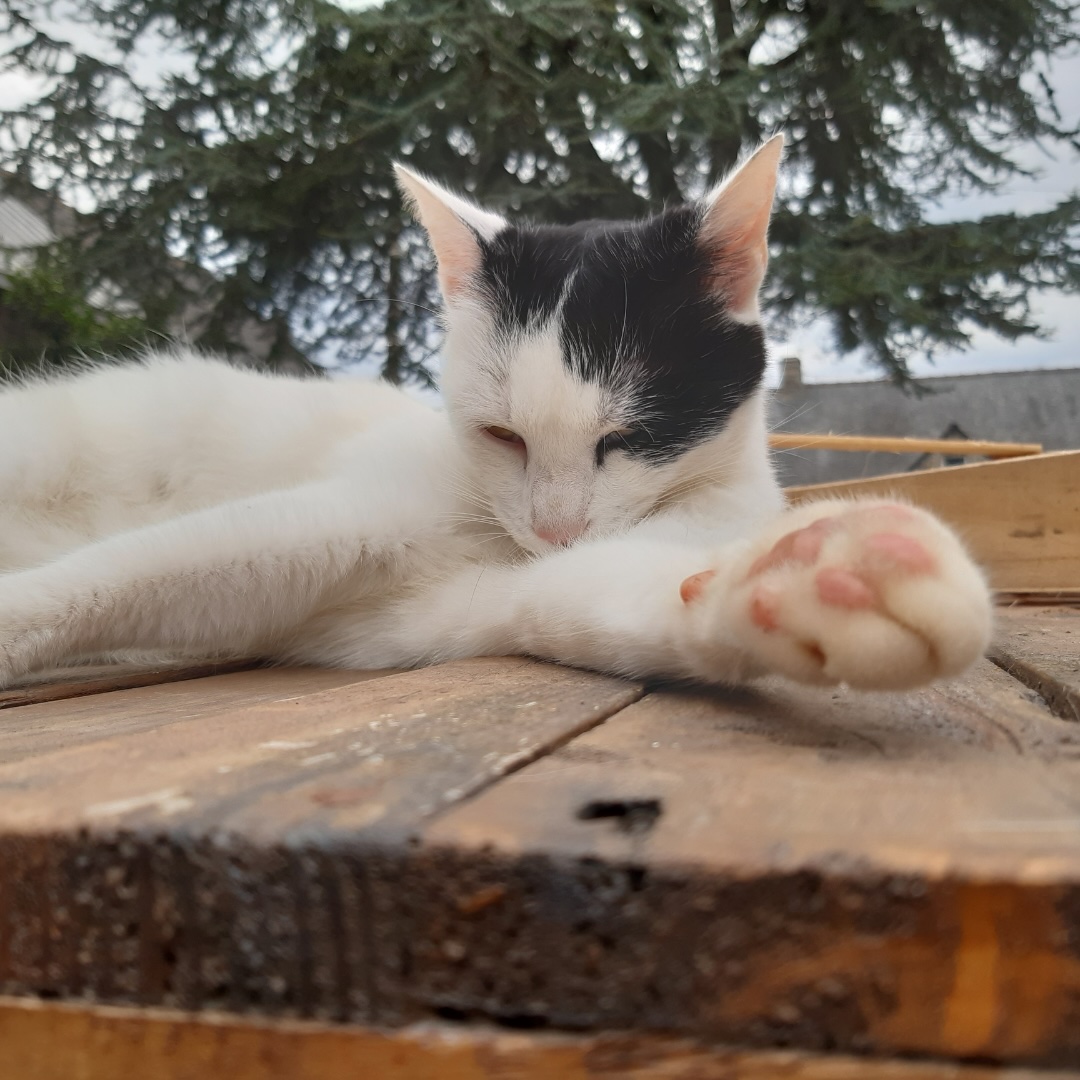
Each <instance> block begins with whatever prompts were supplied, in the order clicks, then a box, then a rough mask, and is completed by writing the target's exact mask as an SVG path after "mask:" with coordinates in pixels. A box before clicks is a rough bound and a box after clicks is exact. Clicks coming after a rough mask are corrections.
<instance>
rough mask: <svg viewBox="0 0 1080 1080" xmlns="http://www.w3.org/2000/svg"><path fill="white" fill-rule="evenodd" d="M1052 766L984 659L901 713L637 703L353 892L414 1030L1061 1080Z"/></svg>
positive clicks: (1044, 724) (1074, 920)
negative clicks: (641, 1034) (395, 870)
mask: <svg viewBox="0 0 1080 1080" xmlns="http://www.w3.org/2000/svg"><path fill="white" fill-rule="evenodd" d="M1076 751H1077V744H1076V741H1075V728H1074V726H1073V725H1071V724H1068V723H1065V722H1063V721H1059V720H1057V719H1056V718H1054V717H1052V716H1051V715H1050V714H1049V713H1047V712H1046V711H1045V710H1043V709H1041V708H1039V707H1038V706H1037V705H1036V704H1034V703H1032V701H1030V700H1029V695H1028V693H1027V692H1026V691H1025V690H1024V688H1023V687H1021V686H1020V685H1019V684H1017V683H1016V682H1015V681H1014V680H1012V679H1010V678H1009V677H1008V676H1007V675H1006V674H1005V673H1004V672H1002V671H1000V670H998V669H995V668H994V667H993V666H992V665H991V664H989V663H988V662H984V663H983V664H982V665H980V667H979V669H978V670H977V672H976V673H975V675H973V676H972V677H971V678H969V679H966V680H961V681H960V682H958V683H956V684H954V685H952V686H949V687H945V688H941V689H935V690H928V691H924V692H921V693H918V694H912V695H873V696H869V695H861V696H860V695H853V694H846V693H844V692H841V691H832V692H830V691H822V692H820V693H808V692H806V691H805V690H800V689H792V688H788V687H782V686H779V685H777V686H770V687H768V688H766V689H764V690H761V691H758V692H754V693H751V692H742V693H732V694H727V695H703V694H691V693H688V694H685V695H674V694H653V695H650V696H649V697H647V698H645V699H644V700H642V701H641V702H639V703H638V704H636V705H633V706H630V707H629V708H627V709H625V710H624V711H622V712H621V713H619V714H618V715H617V716H615V717H613V718H612V719H611V720H610V721H608V723H606V724H605V725H603V726H602V727H600V728H598V729H596V730H594V731H592V732H590V733H588V734H587V735H584V736H582V737H581V738H579V739H576V740H575V741H574V742H573V743H571V744H570V745H569V746H566V747H564V748H563V749H562V750H560V751H558V752H557V753H555V754H553V755H551V756H549V757H547V758H545V759H543V760H541V761H538V762H536V763H535V764H534V765H532V766H530V767H529V768H527V769H524V770H522V771H521V772H519V773H517V774H516V775H515V776H513V777H510V778H509V779H507V780H506V781H505V782H503V783H501V784H499V785H497V786H495V787H493V788H491V789H490V790H488V791H487V792H485V793H484V794H483V795H481V796H480V797H479V798H477V799H475V800H473V801H471V802H469V803H467V804H464V805H462V806H460V807H457V808H454V809H452V810H451V811H449V812H448V813H447V814H446V815H444V816H443V817H441V818H440V819H438V820H436V821H434V822H433V823H432V824H431V825H430V826H429V827H428V828H427V829H426V830H425V836H424V844H423V846H422V847H421V848H419V849H417V851H416V852H415V856H414V860H413V862H412V863H411V864H410V865H409V866H406V867H405V868H404V869H402V870H401V871H400V874H399V876H396V877H395V876H393V875H392V874H390V875H389V876H388V877H387V878H386V880H385V881H380V882H378V883H377V885H376V892H377V893H378V892H379V890H382V889H385V890H386V891H387V893H388V894H391V895H393V896H396V897H398V898H399V899H398V907H399V913H398V920H399V928H398V934H399V947H400V948H401V949H403V950H404V951H405V953H406V957H407V959H406V960H403V961H402V963H403V964H404V966H405V967H406V968H407V971H408V984H407V988H406V992H407V993H411V994H412V995H414V997H415V999H416V1000H417V1001H418V1002H420V1003H422V1004H423V1005H425V1006H426V1007H428V1008H443V1009H451V1010H456V1011H458V1012H460V1013H462V1014H464V1015H473V1014H476V1013H480V1014H484V1015H488V1016H502V1017H519V1018H532V1019H533V1020H534V1021H535V1022H545V1021H546V1022H550V1023H554V1024H557V1025H560V1026H568V1025H574V1026H595V1027H603V1026H624V1027H630V1026H635V1027H639V1028H640V1027H651V1028H660V1029H668V1030H672V1029H673V1030H679V1031H684V1032H688V1033H692V1034H695V1035H698V1036H701V1037H707V1038H719V1039H727V1040H732V1041H735V1040H737V1041H739V1042H741V1043H744V1044H745V1043H761V1044H776V1043H781V1044H783V1045H789V1046H799V1047H803V1048H806V1049H821V1048H827V1047H835V1048H840V1049H846V1050H858V1051H867V1050H870V1051H873V1052H875V1053H880V1054H891V1053H926V1054H932V1055H940V1056H949V1057H972V1056H974V1057H980V1058H986V1059H990V1060H993V1059H1000V1060H1004V1061H1012V1062H1024V1061H1037V1062H1041V1063H1044V1064H1054V1063H1059V1064H1060V1063H1065V1062H1071V1063H1072V1064H1073V1065H1074V1066H1075V1065H1080V948H1078V947H1077V942H1080V799H1078V797H1077V792H1080V759H1078V758H1077V756H1076ZM391 955H392V954H391ZM388 981H389V977H388Z"/></svg>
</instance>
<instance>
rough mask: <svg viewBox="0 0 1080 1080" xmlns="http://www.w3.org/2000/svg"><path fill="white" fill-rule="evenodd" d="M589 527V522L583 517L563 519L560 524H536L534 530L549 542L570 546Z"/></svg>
mask: <svg viewBox="0 0 1080 1080" xmlns="http://www.w3.org/2000/svg"><path fill="white" fill-rule="evenodd" d="M588 527H589V522H588V521H587V520H586V519H584V518H582V519H581V520H579V521H563V522H560V523H559V524H558V525H534V526H533V532H534V533H536V535H537V536H539V537H540V539H541V540H546V541H547V543H549V544H558V546H559V547H569V545H570V544H572V543H573V542H574V541H575V540H577V539H579V538H580V537H581V536H582V535H583V534H584V532H585V530H586V529H587V528H588Z"/></svg>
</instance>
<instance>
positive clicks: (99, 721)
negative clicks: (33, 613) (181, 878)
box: [0, 668, 394, 764]
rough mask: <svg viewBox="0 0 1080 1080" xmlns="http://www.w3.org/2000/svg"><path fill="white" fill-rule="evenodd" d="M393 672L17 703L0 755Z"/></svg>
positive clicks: (225, 680) (273, 671) (13, 757)
mask: <svg viewBox="0 0 1080 1080" xmlns="http://www.w3.org/2000/svg"><path fill="white" fill-rule="evenodd" d="M392 674H394V672H393V671H370V672H365V671H341V670H334V669H319V668H258V669H255V670H250V671H238V672H234V673H232V674H228V675H211V676H207V677H205V678H191V679H187V680H185V681H183V682H168V683H157V684H153V685H149V686H144V687H137V688H134V689H119V690H113V691H111V692H108V693H105V692H104V691H102V692H99V693H94V694H92V695H89V696H84V697H79V698H62V699H53V700H49V701H44V702H41V703H39V704H33V705H24V706H22V707H21V708H19V709H12V710H10V711H8V712H6V713H5V714H4V716H3V719H2V720H0V762H3V763H4V764H12V763H13V762H15V761H21V760H22V759H23V758H26V757H32V756H40V755H42V754H46V753H50V752H52V751H54V750H59V749H62V748H63V747H74V746H82V745H85V744H87V743H91V742H96V741H97V740H99V739H115V738H117V737H119V736H121V735H127V734H131V733H133V732H136V731H155V730H158V729H160V728H162V727H164V726H166V725H169V724H174V723H177V722H178V721H181V720H192V719H195V718H197V717H200V716H213V715H220V714H221V713H224V712H227V711H229V710H232V709H239V708H245V707H247V706H250V705H257V704H261V703H265V702H270V701H291V700H295V699H297V698H300V697H304V696H306V695H308V694H314V693H319V692H321V691H323V690H330V689H333V688H334V687H337V686H351V685H352V684H354V683H358V682H366V681H367V680H369V679H374V678H380V677H383V676H386V675H392Z"/></svg>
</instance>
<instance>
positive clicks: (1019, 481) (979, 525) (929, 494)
mask: <svg viewBox="0 0 1080 1080" xmlns="http://www.w3.org/2000/svg"><path fill="white" fill-rule="evenodd" d="M787 494H788V497H789V498H790V500H791V501H792V502H795V503H802V502H808V501H812V500H814V499H822V498H831V497H835V496H843V497H871V496H872V497H881V496H897V497H900V498H904V499H908V500H910V501H911V502H913V503H916V504H917V505H919V506H924V507H926V508H927V509H928V510H933V511H934V512H935V513H937V514H939V515H940V516H941V517H942V518H943V519H944V520H945V521H947V522H949V523H950V524H951V525H953V526H954V527H955V528H956V529H957V531H958V532H959V533H960V535H961V536H963V537H964V539H965V540H966V542H967V544H968V546H969V547H970V549H971V551H972V553H973V554H974V556H975V557H976V559H977V560H978V561H979V562H980V563H981V564H982V565H983V566H984V567H985V568H986V569H987V571H988V573H989V575H990V581H991V584H992V585H993V586H994V587H995V588H996V589H999V590H1002V591H1004V592H1025V591H1026V590H1029V589H1063V590H1075V589H1077V588H1080V450H1068V451H1063V452H1061V453H1056V454H1043V455H1040V456H1038V457H1030V458H1017V459H1015V460H1011V461H997V462H983V463H981V464H977V465H960V466H957V467H955V468H950V469H934V470H930V471H928V472H918V473H902V474H898V475H894V476H878V477H873V478H872V479H868V480H851V481H841V482H839V483H832V484H813V485H810V486H806V487H795V488H789V489H788V492H787Z"/></svg>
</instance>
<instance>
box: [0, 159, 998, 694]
mask: <svg viewBox="0 0 1080 1080" xmlns="http://www.w3.org/2000/svg"><path fill="white" fill-rule="evenodd" d="M770 146H771V148H772V149H771V150H770ZM778 151H779V145H778V144H776V143H774V144H769V146H767V147H766V148H765V149H764V150H762V151H761V152H759V154H758V155H757V156H756V157H755V158H753V159H751V161H750V162H749V163H748V164H747V165H746V166H744V168H743V169H742V170H741V171H740V172H739V173H737V174H735V176H734V177H733V178H732V179H731V180H730V181H729V182H728V184H727V185H726V186H725V187H724V188H723V189H721V191H720V192H719V193H717V194H715V195H714V196H713V197H712V199H711V201H710V202H709V203H708V204H706V205H704V206H703V207H698V208H681V209H679V210H676V211H671V212H669V213H668V214H666V215H663V216H661V217H659V218H655V219H651V220H650V221H649V222H645V223H640V224H628V225H614V226H604V225H589V226H579V227H577V228H575V229H536V228H529V227H523V228H519V227H512V226H509V225H508V224H507V223H506V222H504V221H502V219H499V218H496V217H495V216H494V215H491V214H487V213H486V212H484V211H480V210H479V209H477V208H475V207H472V206H471V205H470V204H467V203H464V202H463V201H461V200H458V199H456V198H455V197H453V196H451V195H449V194H448V193H446V192H443V191H441V189H438V188H436V187H434V185H431V184H429V183H428V182H426V181H423V180H421V179H419V178H417V177H414V176H411V175H409V174H406V176H405V177H404V181H403V182H404V183H405V185H406V187H407V188H408V190H409V193H410V194H411V196H412V197H413V198H414V200H415V201H416V203H417V205H418V209H419V211H420V213H421V216H422V217H423V219H424V222H425V225H426V226H427V227H428V231H429V234H430V235H431V238H432V242H433V246H434V248H435V250H436V253H437V255H438V257H439V266H440V280H441V282H442V285H443V290H444V294H445V295H446V299H447V304H448V325H449V340H448V346H447V361H446V372H445V375H446V378H445V383H444V388H445V392H446V396H447V402H448V411H447V412H441V411H439V410H435V409H431V408H428V407H426V406H424V405H421V404H419V403H417V402H415V401H413V400H411V399H410V398H408V397H407V396H406V395H404V394H403V393H401V392H399V391H396V390H394V389H392V388H390V387H387V386H383V385H379V384H371V383H364V382H360V381H351V382H350V381H333V382H331V381H323V380H296V379H285V378H278V377H273V376H268V375H263V374H258V373H255V372H251V371H242V370H238V369H235V368H230V367H227V366H225V365H223V364H220V363H216V362H212V361H208V360H204V359H200V358H198V357H195V356H193V355H190V354H186V355H185V354H183V353H177V354H173V355H162V356H154V357H149V358H147V359H145V360H144V361H143V362H142V363H140V364H135V365H128V366H109V367H103V368H98V369H92V370H89V371H87V372H84V373H82V374H79V375H76V376H73V377H70V378H67V379H62V380H58V381H54V382H44V383H38V384H30V385H27V386H24V387H17V388H11V389H8V390H5V391H3V392H2V393H0V685H3V684H5V683H8V682H11V681H13V680H16V679H18V678H20V677H23V676H25V675H27V674H28V673H31V672H34V671H40V670H42V669H48V668H50V667H55V666H57V665H60V664H63V663H70V662H73V661H78V660H81V659H86V658H95V659H96V658H101V657H110V656H116V655H119V654H124V653H127V652H129V651H131V650H140V651H142V652H150V653H153V654H155V655H157V656H159V657H165V658H170V659H173V660H177V659H183V658H185V657H192V658H195V657H198V658H202V657H208V656H211V657H261V658H265V659H270V660H275V661H280V662H300V663H315V664H327V665H339V666H356V667H379V666H391V667H402V666H410V665H414V664H420V663H428V662H432V661H437V660H440V659H447V658H451V657H462V656H472V655H482V654H500V653H530V654H533V655H538V656H541V657H548V658H551V659H556V660H561V661H564V662H568V663H575V664H581V665H585V666H590V667H594V668H598V669H601V670H607V671H614V672H620V673H626V674H633V675H643V676H649V675H666V676H678V677H689V678H695V679H701V680H705V681H713V682H733V681H739V680H741V679H745V678H748V677H752V676H754V675H757V674H760V673H763V672H767V671H779V672H782V673H785V674H787V675H790V676H792V677H795V678H800V679H804V680H806V681H812V682H835V681H848V682H851V683H853V684H855V685H862V686H871V687H873V686H906V685H914V684H917V683H919V682H923V681H926V680H928V679H930V678H933V677H936V676H938V675H942V674H949V673H952V672H954V671H957V670H959V669H961V668H962V667H963V666H965V665H966V664H967V663H970V662H971V661H972V660H973V659H974V658H975V657H976V656H977V655H978V654H979V653H980V651H981V650H982V648H983V646H984V645H985V641H986V637H987V633H988V627H989V606H988V599H987V593H986V589H985V586H984V585H983V583H982V580H981V577H980V575H979V574H978V571H977V570H976V569H975V568H974V567H973V566H972V564H971V563H970V561H969V560H968V558H967V556H966V555H965V554H964V552H963V550H962V548H961V547H960V545H959V544H958V543H957V542H956V540H955V538H954V537H953V536H952V535H951V534H950V533H949V532H948V531H947V530H946V529H945V528H944V527H943V526H941V525H940V524H939V523H938V522H936V521H935V520H934V519H932V518H930V517H929V516H928V515H925V514H922V513H921V512H918V511H915V510H911V509H908V508H904V507H896V506H890V505H887V504H872V503H868V504H819V505H817V506H812V507H804V508H801V509H799V510H796V511H788V512H784V511H783V500H782V497H781V494H780V491H779V489H778V487H777V484H776V481H775V478H774V476H773V473H772V469H771V466H770V463H769V459H768V452H767V449H766V427H765V405H764V398H763V393H764V392H763V390H762V389H761V378H762V374H763V371H764V365H765V353H764V345H763V341H762V338H761V332H760V329H759V327H758V325H757V301H756V296H757V288H758V284H759V283H760V279H761V274H762V273H763V271H764V258H765V256H764V236H765V228H766V224H767V220H768V208H769V205H770V204H771V199H772V184H773V183H774V181H775V168H776V162H777V159H778Z"/></svg>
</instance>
